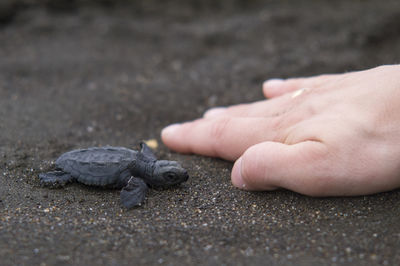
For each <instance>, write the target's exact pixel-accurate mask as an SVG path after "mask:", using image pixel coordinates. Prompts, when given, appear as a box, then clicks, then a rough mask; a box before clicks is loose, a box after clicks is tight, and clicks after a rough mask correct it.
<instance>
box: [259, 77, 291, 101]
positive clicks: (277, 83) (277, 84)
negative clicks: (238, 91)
mask: <svg viewBox="0 0 400 266" xmlns="http://www.w3.org/2000/svg"><path fill="white" fill-rule="evenodd" d="M284 82H285V80H283V79H278V78H275V79H269V80H266V81H264V83H263V86H262V88H263V93H264V95H265V96H266V97H267V98H269V97H274V96H276V95H277V94H279V93H278V92H279V91H280V90H281V88H282V84H283V83H284Z"/></svg>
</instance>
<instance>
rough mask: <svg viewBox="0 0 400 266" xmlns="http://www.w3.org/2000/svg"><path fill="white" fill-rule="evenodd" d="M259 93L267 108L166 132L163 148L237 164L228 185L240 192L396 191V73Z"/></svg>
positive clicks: (399, 95)
mask: <svg viewBox="0 0 400 266" xmlns="http://www.w3.org/2000/svg"><path fill="white" fill-rule="evenodd" d="M300 89H305V90H300ZM263 92H264V95H265V96H266V97H267V98H269V99H268V100H262V101H258V102H254V103H249V104H239V105H234V106H231V107H227V108H213V109H210V110H209V111H207V112H206V113H205V114H204V116H203V117H202V118H200V119H197V120H195V121H191V122H186V123H181V124H174V125H171V126H169V127H167V128H165V129H164V130H163V131H162V134H161V137H162V140H163V142H164V143H165V145H167V146H168V147H169V148H170V149H172V150H175V151H177V152H181V153H196V154H201V155H207V156H214V157H220V158H223V159H226V160H231V161H236V162H235V164H234V166H233V169H232V174H231V179H232V183H233V185H235V186H236V187H238V188H240V189H244V190H274V189H277V188H285V189H289V190H292V191H296V192H298V193H302V194H305V195H310V196H350V195H365V194H372V193H377V192H382V191H388V190H392V189H395V188H398V187H400V65H388V66H380V67H377V68H373V69H370V70H365V71H358V72H351V73H345V74H330V75H321V76H315V77H310V78H294V79H287V80H276V79H274V80H270V81H267V82H265V83H264V85H263Z"/></svg>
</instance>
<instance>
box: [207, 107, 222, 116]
mask: <svg viewBox="0 0 400 266" xmlns="http://www.w3.org/2000/svg"><path fill="white" fill-rule="evenodd" d="M225 112H226V107H215V108H211V109H209V110H207V111H206V112H205V113H204V115H203V117H205V118H210V117H215V116H219V115H222V114H223V113H225Z"/></svg>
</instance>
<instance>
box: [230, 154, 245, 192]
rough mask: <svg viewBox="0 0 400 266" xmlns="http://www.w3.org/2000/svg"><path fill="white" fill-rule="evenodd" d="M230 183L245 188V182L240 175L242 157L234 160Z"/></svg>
mask: <svg viewBox="0 0 400 266" xmlns="http://www.w3.org/2000/svg"><path fill="white" fill-rule="evenodd" d="M231 181H232V184H233V185H234V186H235V187H237V188H239V189H244V190H245V189H246V184H245V183H244V180H243V176H242V157H240V158H239V159H237V160H236V162H235V164H234V166H233V168H232V174H231Z"/></svg>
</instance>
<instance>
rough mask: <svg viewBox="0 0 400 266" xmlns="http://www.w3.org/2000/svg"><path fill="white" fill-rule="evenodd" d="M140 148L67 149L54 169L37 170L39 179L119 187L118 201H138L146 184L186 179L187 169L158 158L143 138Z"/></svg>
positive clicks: (56, 183) (130, 204)
mask: <svg viewBox="0 0 400 266" xmlns="http://www.w3.org/2000/svg"><path fill="white" fill-rule="evenodd" d="M140 146H141V150H140V151H134V150H130V149H127V148H123V147H93V148H88V149H79V150H73V151H70V152H66V153H64V154H62V155H61V156H60V157H59V158H58V159H57V160H56V163H55V164H56V170H55V171H52V172H48V173H42V174H39V179H40V183H41V184H42V185H44V186H49V187H63V186H65V184H67V183H69V182H73V181H78V182H80V183H83V184H86V185H93V186H101V187H111V188H119V189H120V188H122V190H121V203H122V205H124V206H125V207H127V208H132V207H134V206H138V205H140V204H141V203H142V202H143V201H144V198H145V196H146V192H147V189H148V187H149V186H150V187H164V186H173V185H177V184H180V183H182V182H185V181H187V180H188V178H189V176H188V174H187V171H186V170H185V169H183V168H182V166H181V165H180V164H179V163H177V162H175V161H165V160H157V158H156V157H155V155H154V153H153V152H152V150H151V149H150V148H149V147H148V146H147V145H146V144H145V143H144V142H142V143H141V144H140Z"/></svg>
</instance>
